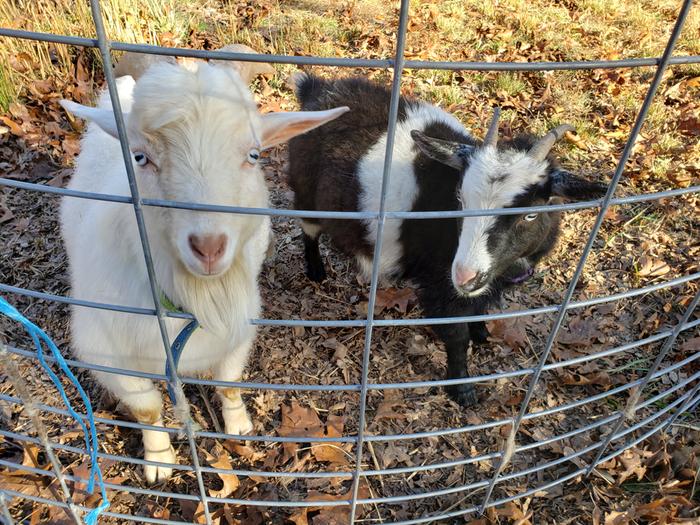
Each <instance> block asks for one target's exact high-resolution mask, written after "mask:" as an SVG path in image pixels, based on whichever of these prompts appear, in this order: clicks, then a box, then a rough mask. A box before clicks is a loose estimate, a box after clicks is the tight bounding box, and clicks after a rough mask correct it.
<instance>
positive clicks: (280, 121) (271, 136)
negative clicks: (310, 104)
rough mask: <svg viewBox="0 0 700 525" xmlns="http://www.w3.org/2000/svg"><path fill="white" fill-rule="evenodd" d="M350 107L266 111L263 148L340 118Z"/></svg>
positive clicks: (263, 124)
mask: <svg viewBox="0 0 700 525" xmlns="http://www.w3.org/2000/svg"><path fill="white" fill-rule="evenodd" d="M347 111H350V108H348V107H346V106H342V107H339V108H334V109H327V110H325V111H290V112H288V113H266V114H265V115H263V116H262V144H261V146H262V148H263V149H267V148H271V147H272V146H276V145H277V144H281V143H282V142H286V141H288V140H289V139H291V138H292V137H296V136H297V135H301V134H302V133H306V132H307V131H310V130H312V129H314V128H317V127H319V126H320V125H322V124H325V123H326V122H330V121H331V120H333V119H336V118H338V117H339V116H340V115H342V114H343V113H346V112H347Z"/></svg>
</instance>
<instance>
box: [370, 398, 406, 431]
mask: <svg viewBox="0 0 700 525" xmlns="http://www.w3.org/2000/svg"><path fill="white" fill-rule="evenodd" d="M400 406H404V400H403V396H402V395H401V392H400V391H399V390H387V391H385V392H384V399H383V400H382V402H381V403H379V406H378V407H377V411H376V412H375V414H374V419H373V420H372V422H373V423H374V422H377V421H380V420H382V419H406V415H405V414H402V413H400V412H396V410H395V409H396V408H397V407H400Z"/></svg>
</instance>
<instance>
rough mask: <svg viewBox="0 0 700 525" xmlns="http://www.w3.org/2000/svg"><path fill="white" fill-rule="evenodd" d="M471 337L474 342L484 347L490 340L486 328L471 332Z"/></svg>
mask: <svg viewBox="0 0 700 525" xmlns="http://www.w3.org/2000/svg"><path fill="white" fill-rule="evenodd" d="M469 335H470V337H471V340H472V342H473V343H474V344H477V345H483V344H484V343H486V342H488V340H489V331H488V330H487V329H486V328H480V329H477V330H473V331H470V333H469Z"/></svg>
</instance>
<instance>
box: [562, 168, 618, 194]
mask: <svg viewBox="0 0 700 525" xmlns="http://www.w3.org/2000/svg"><path fill="white" fill-rule="evenodd" d="M550 178H551V179H552V195H556V196H558V197H563V198H565V199H568V200H572V201H586V200H594V199H600V198H601V197H603V196H604V195H605V192H606V191H607V190H608V187H607V186H606V185H605V184H600V183H599V182H590V181H587V180H586V179H584V178H581V177H579V176H578V175H574V174H573V173H570V172H568V171H563V170H557V171H555V172H554V173H552V174H551V175H550Z"/></svg>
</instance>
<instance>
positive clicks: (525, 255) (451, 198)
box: [289, 75, 595, 405]
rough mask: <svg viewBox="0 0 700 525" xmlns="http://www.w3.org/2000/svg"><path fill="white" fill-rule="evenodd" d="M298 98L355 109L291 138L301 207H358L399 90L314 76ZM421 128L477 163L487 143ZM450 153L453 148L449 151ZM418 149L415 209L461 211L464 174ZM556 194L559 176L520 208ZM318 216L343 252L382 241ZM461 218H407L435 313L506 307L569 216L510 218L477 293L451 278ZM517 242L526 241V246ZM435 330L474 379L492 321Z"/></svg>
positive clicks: (452, 367) (425, 297)
mask: <svg viewBox="0 0 700 525" xmlns="http://www.w3.org/2000/svg"><path fill="white" fill-rule="evenodd" d="M297 96H298V98H299V100H300V102H301V105H302V109H303V110H323V109H329V108H333V107H337V106H349V107H350V111H349V112H348V113H346V114H345V115H343V116H342V117H340V118H338V119H336V120H334V121H331V122H329V123H328V124H325V125H324V126H321V127H319V128H317V129H315V130H313V131H310V132H309V133H307V134H305V135H301V136H298V137H295V138H294V139H292V140H291V141H290V143H289V157H290V184H291V186H292V188H293V189H294V192H295V206H296V208H297V209H304V210H336V211H357V210H358V195H359V191H360V187H359V182H358V180H357V177H356V169H357V164H358V161H359V160H360V159H361V158H362V157H363V156H364V155H365V154H366V152H367V150H368V149H369V148H370V147H371V146H372V145H373V144H374V143H375V142H376V141H377V140H378V139H379V138H380V137H381V136H382V134H383V133H385V132H386V128H387V120H388V114H389V100H390V94H389V92H388V91H387V90H386V89H385V88H383V87H380V86H377V85H374V84H371V83H369V82H367V81H365V80H364V79H358V78H349V79H342V80H335V81H326V80H322V79H319V78H317V77H314V76H310V75H306V76H304V77H302V78H301V79H300V80H299V82H298V85H297ZM415 103H416V102H414V101H411V100H410V99H406V98H403V97H402V98H401V100H400V103H399V120H400V121H403V120H405V118H406V110H407V108H408V107H410V105H411V104H415ZM419 131H421V132H423V133H424V134H425V135H427V136H428V137H432V138H437V139H442V140H445V141H450V142H454V143H459V144H462V145H464V147H462V148H456V149H455V151H457V152H458V154H459V156H460V158H462V159H463V161H464V162H465V163H467V164H468V162H469V155H468V152H469V151H473V148H476V147H478V146H479V145H480V142H479V141H477V140H475V139H474V138H473V137H471V136H469V135H467V134H464V133H461V132H457V131H455V130H454V129H453V128H451V127H449V126H447V125H445V124H443V123H441V122H433V123H432V124H430V125H427V126H426V127H425V129H422V130H419ZM532 143H533V141H532V140H531V139H527V138H525V139H517V140H514V141H511V142H509V143H507V144H504V145H506V146H508V147H511V148H518V149H529V147H530V146H531V145H532ZM441 151H442V152H443V153H444V151H445V150H444V148H443V149H441ZM416 152H417V155H416V157H415V160H414V172H415V175H416V178H417V184H418V188H419V191H418V195H417V198H416V201H415V203H414V206H413V208H412V211H432V210H458V209H461V205H460V203H459V201H458V190H459V187H460V185H461V180H462V173H463V171H460V170H457V169H455V168H453V167H450V166H448V165H446V164H445V163H443V162H438V161H437V160H433V158H430V157H428V156H427V155H426V154H424V153H422V152H421V151H420V150H419V149H418V148H417V147H416ZM550 170H551V174H552V178H553V179H554V180H555V182H556V183H557V184H560V186H561V187H564V186H565V184H563V183H562V180H560V179H561V178H557V177H558V175H557V174H559V173H562V172H560V171H558V167H557V166H556V164H555V163H554V162H553V161H552V162H550ZM584 182H585V181H584ZM587 184H589V183H587ZM589 186H590V184H589ZM588 190H590V188H588ZM592 193H595V192H592ZM551 194H552V182H551V181H550V182H548V183H546V184H544V185H541V186H538V187H536V188H531V189H530V190H529V191H528V192H526V193H525V194H524V195H521V196H520V197H519V198H518V199H517V202H515V203H514V205H515V206H526V205H538V204H545V203H546V202H547V201H548V199H549V198H550V196H551ZM308 222H310V223H313V224H317V225H319V226H320V229H321V231H322V232H324V233H326V234H328V235H329V237H330V238H331V239H332V241H333V244H334V245H335V246H336V247H338V248H339V249H340V250H342V251H343V252H345V253H347V254H349V255H364V256H367V257H371V256H372V248H373V247H372V246H371V245H370V244H369V243H368V242H367V241H366V237H367V231H366V228H365V226H364V224H363V223H362V222H361V221H348V220H325V219H320V220H308ZM461 224H462V220H461V219H459V218H445V219H429V220H425V219H407V220H404V221H403V223H402V226H401V235H400V242H401V244H402V246H403V247H404V250H403V253H404V255H403V258H402V261H401V266H402V267H401V270H402V276H403V277H405V278H408V279H412V280H413V281H415V282H416V284H418V290H419V291H418V296H419V300H420V304H421V306H422V308H423V310H424V311H425V314H426V316H427V317H461V316H467V315H478V314H482V313H484V312H485V311H486V309H487V308H488V307H490V306H492V305H494V304H497V303H498V302H499V301H500V298H501V295H502V292H503V290H504V289H505V288H506V287H508V286H510V285H511V280H512V279H513V278H516V277H519V276H520V275H522V274H523V272H524V271H527V270H528V269H530V268H533V267H534V266H535V264H536V263H537V262H538V261H539V260H540V259H541V258H542V257H543V256H544V255H545V254H546V253H547V252H549V251H550V250H551V249H552V247H553V246H554V244H555V242H556V237H557V233H558V229H559V215H558V214H556V213H544V214H540V215H539V216H538V217H537V219H536V220H535V221H532V223H530V222H527V223H526V222H524V221H523V218H522V216H510V215H506V216H500V217H499V218H498V219H497V221H496V223H495V225H494V229H493V231H492V232H491V233H490V234H489V246H488V247H489V251H490V252H491V253H492V254H497V256H498V257H494V261H495V262H496V265H495V268H494V271H493V272H492V273H493V275H489V276H484V278H485V279H488V280H490V288H489V290H488V291H487V292H485V293H484V294H482V295H480V296H477V297H467V296H465V295H462V294H460V293H459V292H458V291H457V290H456V289H455V287H454V285H453V283H452V279H451V274H450V272H451V266H452V261H453V259H454V256H455V253H456V251H457V245H458V241H459V235H460V229H461ZM304 243H305V250H306V261H307V275H308V276H309V278H311V279H313V280H322V279H323V278H324V277H325V270H324V268H323V262H322V261H321V257H320V253H319V252H318V238H316V239H312V238H311V237H309V236H308V235H306V234H305V235H304ZM514 246H517V250H516V248H514ZM515 251H517V253H515ZM511 252H513V253H511ZM501 254H504V255H501ZM511 255H512V256H511ZM499 263H500V264H499ZM432 328H433V330H434V331H435V333H436V334H437V335H438V337H439V338H440V339H441V340H442V341H444V343H445V346H446V350H447V356H448V365H447V377H448V378H460V377H466V376H467V375H468V374H467V363H466V349H467V346H468V344H469V341H470V340H471V341H473V342H474V343H477V344H479V343H484V342H485V341H486V337H487V336H488V332H487V330H486V326H485V325H484V323H483V322H478V323H470V324H466V323H461V324H448V325H444V324H443V325H434V326H433V327H432ZM447 390H448V392H449V393H450V394H451V395H452V397H453V398H454V399H455V400H456V401H457V402H459V403H460V404H463V405H468V404H472V403H474V402H475V401H476V396H475V393H474V389H473V388H472V387H471V385H457V386H454V387H450V388H448V389H447Z"/></svg>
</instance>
